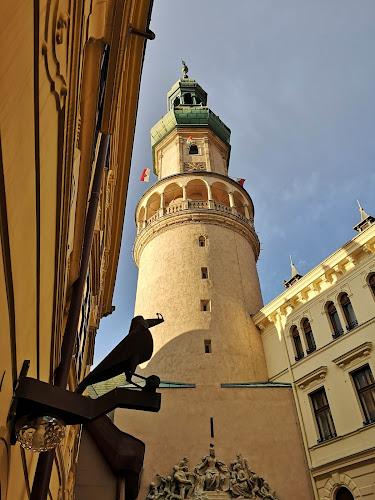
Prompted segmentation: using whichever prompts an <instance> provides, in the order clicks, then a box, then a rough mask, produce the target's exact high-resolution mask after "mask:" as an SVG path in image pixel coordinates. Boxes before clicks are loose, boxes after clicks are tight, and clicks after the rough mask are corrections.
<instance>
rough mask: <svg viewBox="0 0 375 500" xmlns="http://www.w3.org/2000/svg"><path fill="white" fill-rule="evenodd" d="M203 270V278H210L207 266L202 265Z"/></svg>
mask: <svg viewBox="0 0 375 500" xmlns="http://www.w3.org/2000/svg"><path fill="white" fill-rule="evenodd" d="M201 272H202V280H206V279H208V271H207V267H201Z"/></svg>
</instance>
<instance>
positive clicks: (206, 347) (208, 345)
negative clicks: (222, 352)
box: [204, 340, 212, 354]
mask: <svg viewBox="0 0 375 500" xmlns="http://www.w3.org/2000/svg"><path fill="white" fill-rule="evenodd" d="M204 352H205V354H210V353H211V352H212V351H211V340H205V341H204Z"/></svg>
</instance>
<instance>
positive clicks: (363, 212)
mask: <svg viewBox="0 0 375 500" xmlns="http://www.w3.org/2000/svg"><path fill="white" fill-rule="evenodd" d="M357 203H358V206H359V211H360V212H361V222H362V221H364V220H365V219H367V217H369V215H368V214H366V212H365V211H364V210H363V208H362V207H361V204H360V203H359V201H358V200H357Z"/></svg>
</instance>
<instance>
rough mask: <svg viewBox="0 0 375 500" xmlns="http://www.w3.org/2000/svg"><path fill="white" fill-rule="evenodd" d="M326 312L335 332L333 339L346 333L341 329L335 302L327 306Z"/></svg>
mask: <svg viewBox="0 0 375 500" xmlns="http://www.w3.org/2000/svg"><path fill="white" fill-rule="evenodd" d="M326 311H327V314H328V318H329V321H330V324H331V327H332V331H333V333H332V337H333V338H334V339H336V338H337V337H340V335H342V334H343V333H344V330H343V329H342V327H341V322H340V318H339V315H338V314H337V310H336V307H335V304H334V303H333V302H328V303H327V304H326Z"/></svg>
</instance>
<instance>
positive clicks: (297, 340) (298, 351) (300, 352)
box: [290, 326, 304, 361]
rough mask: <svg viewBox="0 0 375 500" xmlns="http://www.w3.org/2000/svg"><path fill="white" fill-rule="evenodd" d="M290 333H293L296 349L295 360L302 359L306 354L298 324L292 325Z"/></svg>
mask: <svg viewBox="0 0 375 500" xmlns="http://www.w3.org/2000/svg"><path fill="white" fill-rule="evenodd" d="M290 333H291V335H292V338H293V343H294V349H295V351H296V356H295V360H296V361H298V360H299V359H302V358H303V356H304V353H303V347H302V342H301V337H300V336H299V331H298V328H297V327H296V326H292V328H291V331H290Z"/></svg>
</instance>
